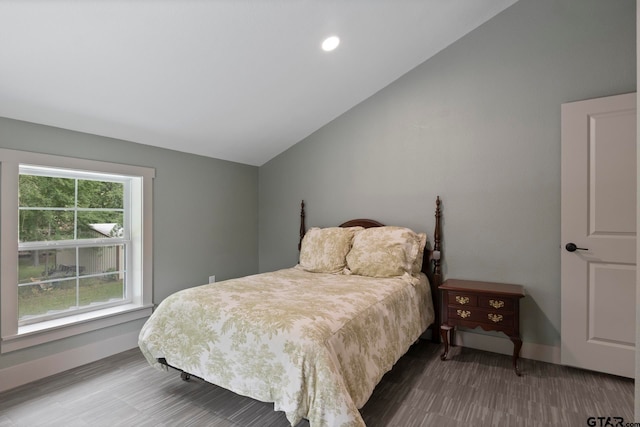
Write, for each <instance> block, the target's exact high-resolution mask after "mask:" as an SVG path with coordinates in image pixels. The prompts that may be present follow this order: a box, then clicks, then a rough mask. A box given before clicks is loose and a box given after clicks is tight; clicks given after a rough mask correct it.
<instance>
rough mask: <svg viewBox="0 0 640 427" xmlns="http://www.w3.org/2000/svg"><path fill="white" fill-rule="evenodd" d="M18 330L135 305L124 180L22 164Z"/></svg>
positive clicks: (127, 182) (127, 185)
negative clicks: (132, 301) (131, 282)
mask: <svg viewBox="0 0 640 427" xmlns="http://www.w3.org/2000/svg"><path fill="white" fill-rule="evenodd" d="M19 174H20V175H19V192H18V194H19V197H18V198H19V203H18V205H19V206H18V209H19V230H18V239H19V243H18V324H19V325H26V324H30V323H35V322H40V321H44V320H49V319H55V318H60V317H65V316H69V315H71V314H76V313H79V312H87V311H93V310H98V309H102V308H106V307H110V306H114V305H120V304H127V303H130V302H131V300H132V295H131V294H132V292H131V289H130V288H131V286H130V284H129V282H130V275H129V274H128V269H127V268H126V267H127V265H128V264H129V262H128V261H127V259H128V256H129V253H130V252H131V240H130V236H131V226H130V221H129V218H130V212H129V209H130V206H131V203H130V201H129V197H130V185H131V178H130V177H126V176H118V175H110V174H101V173H90V172H85V171H74V170H71V169H56V168H46V167H38V166H28V165H20V166H19Z"/></svg>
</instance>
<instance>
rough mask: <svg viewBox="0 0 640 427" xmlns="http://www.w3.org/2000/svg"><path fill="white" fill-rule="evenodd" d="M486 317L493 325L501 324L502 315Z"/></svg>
mask: <svg viewBox="0 0 640 427" xmlns="http://www.w3.org/2000/svg"><path fill="white" fill-rule="evenodd" d="M487 317H488V318H489V320H491V321H492V322H494V323H498V322H502V314H493V313H489V314H487Z"/></svg>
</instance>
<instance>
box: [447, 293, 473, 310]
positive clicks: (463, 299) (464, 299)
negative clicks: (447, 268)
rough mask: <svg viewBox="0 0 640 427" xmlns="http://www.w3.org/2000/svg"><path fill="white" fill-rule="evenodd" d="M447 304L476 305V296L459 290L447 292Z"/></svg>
mask: <svg viewBox="0 0 640 427" xmlns="http://www.w3.org/2000/svg"><path fill="white" fill-rule="evenodd" d="M447 304H448V305H468V306H469V307H477V306H478V296H477V295H471V294H465V293H460V292H449V293H448V294H447Z"/></svg>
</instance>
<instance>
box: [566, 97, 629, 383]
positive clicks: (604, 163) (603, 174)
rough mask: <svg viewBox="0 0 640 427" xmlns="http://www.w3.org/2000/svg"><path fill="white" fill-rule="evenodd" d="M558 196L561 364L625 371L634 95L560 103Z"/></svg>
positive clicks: (626, 372)
mask: <svg viewBox="0 0 640 427" xmlns="http://www.w3.org/2000/svg"><path fill="white" fill-rule="evenodd" d="M561 202H562V230H561V237H562V248H561V252H562V256H561V271H562V273H561V280H562V283H561V310H562V312H561V322H562V324H561V361H562V364H565V365H571V366H576V367H579V368H584V369H590V370H594V371H600V372H607V373H610V374H615V375H622V376H625V377H631V378H632V377H634V376H635V321H636V305H635V301H636V297H635V295H636V95H635V94H626V95H618V96H611V97H606V98H598V99H591V100H587V101H579V102H572V103H568V104H563V105H562V200H561ZM570 244H574V245H575V247H577V249H575V250H573V251H571V250H572V249H574V248H573V247H571V245H570ZM567 245H569V246H568V248H567Z"/></svg>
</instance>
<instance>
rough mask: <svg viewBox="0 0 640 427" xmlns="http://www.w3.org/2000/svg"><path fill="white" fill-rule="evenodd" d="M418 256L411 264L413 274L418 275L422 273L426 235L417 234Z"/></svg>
mask: <svg viewBox="0 0 640 427" xmlns="http://www.w3.org/2000/svg"><path fill="white" fill-rule="evenodd" d="M417 236H418V239H419V240H418V255H417V256H416V260H415V261H414V262H413V268H412V272H413V274H419V273H420V272H421V271H422V261H423V259H424V248H425V247H426V246H427V233H418V234H417Z"/></svg>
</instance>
